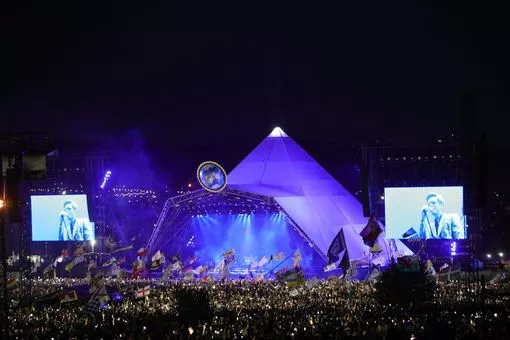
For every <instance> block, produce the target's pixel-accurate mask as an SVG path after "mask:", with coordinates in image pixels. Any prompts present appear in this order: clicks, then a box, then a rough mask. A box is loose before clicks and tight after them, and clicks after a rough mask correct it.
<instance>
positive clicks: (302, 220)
mask: <svg viewBox="0 0 510 340" xmlns="http://www.w3.org/2000/svg"><path fill="white" fill-rule="evenodd" d="M228 186H230V187H232V188H235V189H238V190H242V191H246V192H250V193H255V194H259V195H264V196H270V197H273V198H274V199H275V200H276V202H277V203H278V204H279V205H280V207H281V208H282V209H284V210H285V212H286V213H287V214H288V215H289V217H290V218H292V220H293V221H294V222H295V223H296V224H297V225H298V226H299V227H300V228H301V229H302V230H303V231H304V232H305V233H306V235H307V236H308V237H309V239H310V240H311V241H312V242H314V243H315V245H316V246H317V247H318V248H319V249H320V251H321V252H322V254H321V255H322V256H323V257H324V256H325V254H327V251H328V248H329V246H330V244H331V242H332V241H333V239H334V238H335V236H336V234H337V233H338V231H339V230H340V228H343V229H344V235H345V239H346V243H347V250H348V253H349V257H350V259H351V260H352V259H358V258H362V257H364V256H366V254H367V253H368V247H367V246H366V245H365V244H364V243H363V240H362V238H361V237H360V236H359V231H361V229H363V227H364V226H365V225H366V223H367V221H368V219H367V218H366V217H364V216H363V209H362V205H361V203H360V202H359V201H358V200H357V199H356V198H355V197H354V196H353V195H351V194H350V193H349V192H348V191H347V190H346V189H345V188H344V187H343V186H341V185H340V184H339V183H338V182H337V181H336V180H335V179H334V178H333V176H331V175H330V174H329V173H328V172H327V171H326V170H325V169H324V168H323V167H321V166H320V165H319V164H318V163H317V162H316V161H315V160H314V159H313V158H312V157H311V156H310V155H309V154H308V153H307V152H306V151H305V150H303V149H302V148H301V147H300V146H299V145H298V144H297V143H296V142H295V141H294V140H292V138H290V137H289V136H288V135H287V134H286V133H285V132H283V130H281V129H280V128H275V129H274V130H273V131H272V132H271V133H270V134H269V136H267V137H266V138H265V139H264V140H263V141H262V142H261V143H260V144H259V145H258V146H257V147H256V148H255V149H254V150H253V151H252V152H251V153H250V154H248V156H246V157H245V158H244V159H243V160H242V161H241V163H239V165H237V166H236V167H235V168H234V169H233V170H232V172H231V173H230V174H229V175H228Z"/></svg>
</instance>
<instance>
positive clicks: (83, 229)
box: [58, 200, 94, 241]
mask: <svg viewBox="0 0 510 340" xmlns="http://www.w3.org/2000/svg"><path fill="white" fill-rule="evenodd" d="M77 210H78V206H77V205H76V203H74V202H73V201H71V200H66V201H64V210H63V211H62V212H60V216H59V217H60V224H59V230H58V239H59V240H60V241H89V240H92V239H93V238H94V231H93V230H92V224H91V223H90V221H89V220H88V219H86V218H79V217H76V212H77Z"/></svg>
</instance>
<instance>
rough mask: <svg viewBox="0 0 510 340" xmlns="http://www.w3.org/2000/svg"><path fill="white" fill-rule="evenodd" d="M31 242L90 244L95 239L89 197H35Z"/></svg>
mask: <svg viewBox="0 0 510 340" xmlns="http://www.w3.org/2000/svg"><path fill="white" fill-rule="evenodd" d="M31 210H32V241H88V240H93V239H94V237H95V230H94V223H92V222H90V219H89V211H88V207H87V195H51V196H49V195H48V196H32V197H31Z"/></svg>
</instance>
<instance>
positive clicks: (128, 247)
mask: <svg viewBox="0 0 510 340" xmlns="http://www.w3.org/2000/svg"><path fill="white" fill-rule="evenodd" d="M133 248H134V247H133V245H132V244H130V245H129V246H126V247H122V248H118V249H115V250H113V251H112V254H115V253H118V252H120V251H125V250H129V249H133Z"/></svg>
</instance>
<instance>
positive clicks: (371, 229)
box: [359, 215, 382, 247]
mask: <svg viewBox="0 0 510 340" xmlns="http://www.w3.org/2000/svg"><path fill="white" fill-rule="evenodd" d="M381 233H382V229H381V227H380V226H379V223H377V221H376V219H375V217H374V215H372V216H370V219H369V220H368V223H367V225H366V226H365V228H363V230H362V231H361V232H360V233H359V235H360V236H361V237H362V238H363V243H365V244H366V245H367V246H369V247H373V246H374V244H375V241H376V240H377V237H379V235H380V234H381Z"/></svg>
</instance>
